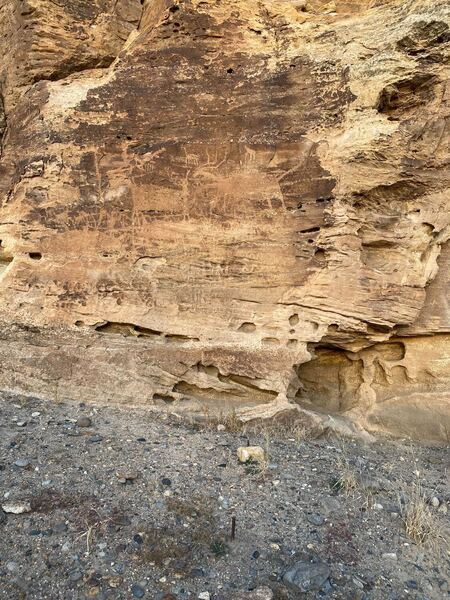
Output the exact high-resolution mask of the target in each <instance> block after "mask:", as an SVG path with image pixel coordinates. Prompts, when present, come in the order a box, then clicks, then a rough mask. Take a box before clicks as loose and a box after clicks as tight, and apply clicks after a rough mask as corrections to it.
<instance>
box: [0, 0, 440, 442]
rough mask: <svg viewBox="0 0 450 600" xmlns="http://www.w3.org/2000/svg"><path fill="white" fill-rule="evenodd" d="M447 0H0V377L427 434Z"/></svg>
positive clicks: (436, 430)
mask: <svg viewBox="0 0 450 600" xmlns="http://www.w3.org/2000/svg"><path fill="white" fill-rule="evenodd" d="M449 17H450V9H449V6H448V2H446V1H445V0H421V1H419V0H409V1H407V2H405V1H404V0H402V1H398V2H397V1H387V0H386V1H382V0H379V1H372V2H371V1H369V0H367V1H360V0H358V1H353V2H352V1H348V2H345V1H340V2H339V1H338V2H328V3H327V2H322V1H320V0H311V1H310V2H309V1H307V2H303V1H302V0H263V1H257V0H245V1H244V0H221V1H219V0H208V1H205V0H203V1H200V0H184V1H182V0H179V1H175V0H145V2H143V3H141V2H140V1H139V0H119V1H118V2H117V1H116V0H95V1H92V0H89V2H88V1H87V0H70V1H69V0H59V1H58V2H50V0H28V1H25V2H23V1H19V0H6V1H5V2H3V5H2V6H1V8H0V28H1V30H2V34H3V35H2V42H0V44H2V48H1V50H2V57H3V58H2V62H1V72H0V77H1V102H0V136H1V138H2V145H1V165H0V175H1V176H0V192H1V198H2V205H1V206H2V207H1V220H0V239H1V245H0V302H1V304H0V318H1V321H2V335H1V340H0V359H1V365H2V368H1V375H0V384H1V388H2V389H3V390H9V391H14V392H20V393H26V394H34V395H41V396H44V397H46V398H49V399H54V398H56V399H60V400H61V399H65V398H67V399H77V400H85V401H104V402H122V403H128V404H131V403H146V404H148V405H149V406H161V407H166V406H170V408H171V409H173V407H174V406H175V407H176V408H177V410H182V409H183V408H184V407H185V408H186V409H188V410H197V411H205V410H207V411H211V412H217V411H226V410H230V409H232V408H239V407H244V406H255V405H260V404H261V405H265V404H267V403H274V402H279V401H280V400H285V399H286V398H287V399H288V400H289V401H290V402H292V403H299V404H300V405H302V406H305V407H308V409H312V410H319V411H321V412H323V411H325V412H330V413H333V414H334V413H343V414H345V415H347V416H348V417H350V418H352V419H353V420H355V421H356V422H357V423H359V424H360V425H362V426H363V427H365V428H367V429H370V430H378V431H389V432H393V433H396V434H400V435H413V436H415V437H418V438H423V439H429V440H446V439H448V436H449V431H450V399H449V398H450V349H449V348H450V346H449V331H450V312H449V308H448V291H449V261H450V253H449V250H448V246H446V245H445V244H446V241H447V239H448V233H449V221H450V210H449V207H450V198H449V188H450V184H449V180H450V169H449V124H448V123H449V121H448V119H449V112H450V110H449V96H450V94H449V85H448V62H449V54H450V53H449V46H450V28H449Z"/></svg>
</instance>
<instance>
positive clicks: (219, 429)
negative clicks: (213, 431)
mask: <svg viewBox="0 0 450 600" xmlns="http://www.w3.org/2000/svg"><path fill="white" fill-rule="evenodd" d="M225 429H226V427H225V425H222V423H219V425H217V431H225Z"/></svg>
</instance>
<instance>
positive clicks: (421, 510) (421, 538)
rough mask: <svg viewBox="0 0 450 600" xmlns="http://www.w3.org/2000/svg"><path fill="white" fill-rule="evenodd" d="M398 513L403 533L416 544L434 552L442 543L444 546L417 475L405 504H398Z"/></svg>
mask: <svg viewBox="0 0 450 600" xmlns="http://www.w3.org/2000/svg"><path fill="white" fill-rule="evenodd" d="M400 511H401V516H402V519H403V523H404V526H405V531H406V533H407V535H408V536H409V537H410V538H411V539H412V540H413V541H414V542H416V544H419V545H422V546H428V547H429V548H431V549H432V550H433V551H436V552H438V551H439V549H440V547H441V545H442V543H444V545H445V544H446V539H445V536H444V535H442V533H441V526H440V523H439V519H438V517H437V516H436V515H435V514H434V513H433V511H432V510H431V509H430V507H429V506H428V504H427V501H426V498H425V494H424V493H423V491H422V485H421V482H420V480H419V478H418V475H417V479H416V481H415V482H414V483H413V485H412V488H411V491H410V494H409V500H408V501H407V502H406V504H402V503H400Z"/></svg>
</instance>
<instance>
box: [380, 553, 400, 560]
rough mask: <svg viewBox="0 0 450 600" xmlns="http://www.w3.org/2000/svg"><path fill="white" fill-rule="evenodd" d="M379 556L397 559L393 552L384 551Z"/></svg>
mask: <svg viewBox="0 0 450 600" xmlns="http://www.w3.org/2000/svg"><path fill="white" fill-rule="evenodd" d="M381 558H385V559H387V560H397V555H396V554H395V552H385V553H384V554H382V555H381Z"/></svg>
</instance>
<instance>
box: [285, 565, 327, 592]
mask: <svg viewBox="0 0 450 600" xmlns="http://www.w3.org/2000/svg"><path fill="white" fill-rule="evenodd" d="M330 574H331V569H330V567H329V565H328V564H327V563H325V562H322V561H320V560H318V561H317V562H307V561H299V562H296V563H295V565H293V566H292V567H291V568H290V569H289V570H288V571H286V573H285V574H284V576H283V582H284V583H285V584H287V585H289V586H290V587H292V588H295V589H298V590H300V591H301V592H304V593H305V592H309V591H311V590H320V589H321V588H322V587H323V585H324V584H325V582H326V581H327V579H328V577H329V576H330Z"/></svg>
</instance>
